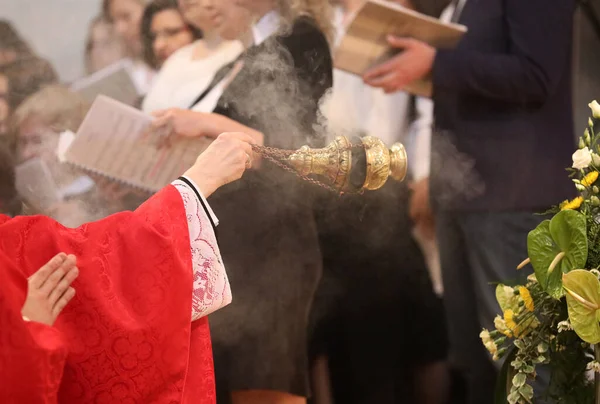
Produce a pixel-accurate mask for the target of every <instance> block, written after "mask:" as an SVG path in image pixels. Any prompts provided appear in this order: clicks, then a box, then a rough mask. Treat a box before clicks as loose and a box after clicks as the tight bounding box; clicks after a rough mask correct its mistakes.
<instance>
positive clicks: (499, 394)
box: [494, 347, 517, 404]
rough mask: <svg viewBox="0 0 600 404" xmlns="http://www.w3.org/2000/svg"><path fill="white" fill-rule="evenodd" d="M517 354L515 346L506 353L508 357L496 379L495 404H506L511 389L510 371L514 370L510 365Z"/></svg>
mask: <svg viewBox="0 0 600 404" xmlns="http://www.w3.org/2000/svg"><path fill="white" fill-rule="evenodd" d="M516 356H517V349H516V348H515V347H511V348H510V351H509V352H508V354H507V355H506V359H505V360H504V363H503V364H502V368H501V369H500V372H499V373H498V380H496V392H495V394H494V404H506V402H507V400H508V399H507V395H508V392H509V390H510V382H509V381H510V380H511V379H510V378H509V376H508V373H509V372H511V371H512V369H513V368H512V367H511V366H510V364H511V362H512V361H513V360H514V359H515V357H516Z"/></svg>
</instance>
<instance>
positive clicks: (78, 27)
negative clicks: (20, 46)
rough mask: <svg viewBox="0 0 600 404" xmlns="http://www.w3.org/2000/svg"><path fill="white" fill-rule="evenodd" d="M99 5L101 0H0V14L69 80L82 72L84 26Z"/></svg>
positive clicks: (62, 77) (63, 77)
mask: <svg viewBox="0 0 600 404" xmlns="http://www.w3.org/2000/svg"><path fill="white" fill-rule="evenodd" d="M100 5H101V1H100V0H0V18H2V19H8V20H10V21H11V22H12V24H13V25H14V26H15V27H16V28H17V30H18V31H19V32H20V33H21V35H23V37H24V38H25V39H26V40H27V41H28V42H29V43H30V45H31V46H32V47H33V49H34V50H35V51H36V52H38V53H39V54H41V55H43V56H44V57H45V58H47V59H48V60H49V61H50V62H51V63H52V64H53V65H54V67H55V68H56V70H57V72H58V74H59V75H60V78H61V79H62V80H63V81H67V82H70V81H73V80H75V79H77V78H79V77H81V75H82V74H83V71H84V69H83V52H84V47H85V39H86V36H87V28H88V24H89V23H90V21H91V20H92V19H93V18H94V17H95V16H96V15H97V14H98V13H99V11H100Z"/></svg>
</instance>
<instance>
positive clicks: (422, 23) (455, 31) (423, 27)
mask: <svg viewBox="0 0 600 404" xmlns="http://www.w3.org/2000/svg"><path fill="white" fill-rule="evenodd" d="M466 32H467V28H466V27H465V26H464V25H459V24H453V23H444V22H441V21H440V20H438V19H436V18H433V17H429V16H427V15H424V14H420V13H418V12H416V11H413V10H410V9H408V8H406V7H402V6H400V5H398V4H395V3H392V2H389V1H384V0H369V1H367V2H365V4H364V5H363V6H362V7H361V8H360V10H359V11H358V12H357V13H356V15H355V16H354V17H353V19H352V20H351V22H350V23H349V25H348V27H347V29H346V33H345V35H344V37H343V38H342V41H341V42H340V45H339V46H338V48H337V50H336V52H335V56H334V65H335V67H336V68H338V69H340V70H344V71H347V72H349V73H353V74H356V75H360V76H362V75H363V74H364V73H365V72H366V71H367V70H368V69H369V68H371V67H373V66H376V65H378V64H380V63H383V62H385V61H386V60H388V59H389V58H391V57H393V56H394V55H396V54H397V53H398V52H401V51H402V50H401V49H394V48H392V47H390V45H389V44H388V41H387V37H388V35H395V36H398V37H406V38H414V39H417V40H420V41H423V42H426V43H428V44H429V45H431V46H434V47H436V48H441V49H444V48H453V47H455V46H456V45H457V44H458V42H459V41H460V39H461V38H462V36H463V35H464V34H465V33H466ZM431 89H432V88H431V82H430V81H429V80H423V81H419V82H415V83H412V84H411V85H410V86H408V87H407V88H406V91H408V92H410V93H413V94H415V95H418V96H425V97H430V96H431Z"/></svg>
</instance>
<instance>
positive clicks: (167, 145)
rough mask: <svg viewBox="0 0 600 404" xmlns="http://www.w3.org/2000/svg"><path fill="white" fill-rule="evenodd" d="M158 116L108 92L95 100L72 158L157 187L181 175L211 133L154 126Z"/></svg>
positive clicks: (108, 174) (123, 180)
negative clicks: (179, 133) (190, 134)
mask: <svg viewBox="0 0 600 404" xmlns="http://www.w3.org/2000/svg"><path fill="white" fill-rule="evenodd" d="M151 122H152V117H151V116H150V115H147V114H145V113H144V112H142V111H140V110H138V109H135V108H133V107H131V106H129V105H125V104H123V103H120V102H118V101H116V100H113V99H111V98H108V97H105V96H102V95H101V96H99V97H98V98H97V99H96V101H94V103H93V104H92V107H91V109H90V111H89V112H88V114H87V115H86V117H85V119H84V121H83V123H82V124H81V127H80V128H79V130H78V131H77V135H76V136H75V139H74V140H73V142H72V143H71V146H70V147H69V150H68V151H67V153H66V156H65V158H66V161H67V162H68V163H70V164H72V165H74V166H76V167H79V168H81V169H83V170H86V171H88V172H92V173H95V174H99V175H102V176H104V177H107V178H109V179H111V180H114V181H118V182H121V183H123V184H126V185H129V186H132V187H135V188H138V189H141V190H143V191H147V192H152V193H153V192H157V191H159V190H160V189H161V188H163V187H164V186H166V185H168V184H170V183H171V182H172V181H173V180H176V179H177V178H178V177H180V176H181V175H182V174H183V173H184V172H185V171H186V170H187V169H188V168H189V167H191V166H192V165H193V164H194V162H195V161H196V159H197V158H198V155H200V153H202V152H203V151H204V150H205V149H206V148H207V147H208V145H209V144H210V142H211V139H208V138H184V137H176V136H171V133H170V131H169V128H166V129H165V130H160V131H157V130H154V129H152V126H151Z"/></svg>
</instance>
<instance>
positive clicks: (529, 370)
mask: <svg viewBox="0 0 600 404" xmlns="http://www.w3.org/2000/svg"><path fill="white" fill-rule="evenodd" d="M534 370H535V368H534V367H533V366H531V365H526V366H523V369H521V372H523V373H527V374H528V375H530V374H532V373H533V372H534Z"/></svg>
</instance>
